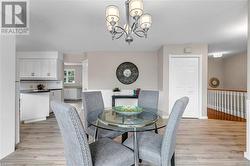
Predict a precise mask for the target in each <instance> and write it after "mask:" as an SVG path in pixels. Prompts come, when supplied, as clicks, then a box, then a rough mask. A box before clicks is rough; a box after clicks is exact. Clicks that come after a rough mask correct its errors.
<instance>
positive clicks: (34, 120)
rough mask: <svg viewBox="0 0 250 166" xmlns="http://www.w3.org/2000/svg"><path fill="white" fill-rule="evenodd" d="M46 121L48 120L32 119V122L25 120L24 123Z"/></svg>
mask: <svg viewBox="0 0 250 166" xmlns="http://www.w3.org/2000/svg"><path fill="white" fill-rule="evenodd" d="M44 120H46V118H40V119H31V120H25V121H24V123H32V122H39V121H44Z"/></svg>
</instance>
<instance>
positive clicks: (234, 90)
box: [208, 88, 247, 92]
mask: <svg viewBox="0 0 250 166" xmlns="http://www.w3.org/2000/svg"><path fill="white" fill-rule="evenodd" d="M208 90H213V91H225V92H226V91H229V92H247V91H246V90H237V89H211V88H208Z"/></svg>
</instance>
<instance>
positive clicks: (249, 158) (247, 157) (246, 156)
mask: <svg viewBox="0 0 250 166" xmlns="http://www.w3.org/2000/svg"><path fill="white" fill-rule="evenodd" d="M244 157H245V158H246V159H247V160H250V154H249V153H247V152H244Z"/></svg>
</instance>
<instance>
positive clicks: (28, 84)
mask: <svg viewBox="0 0 250 166" xmlns="http://www.w3.org/2000/svg"><path fill="white" fill-rule="evenodd" d="M39 84H42V85H44V86H45V88H44V89H62V88H63V82H62V81H21V82H20V90H29V89H37V85H39Z"/></svg>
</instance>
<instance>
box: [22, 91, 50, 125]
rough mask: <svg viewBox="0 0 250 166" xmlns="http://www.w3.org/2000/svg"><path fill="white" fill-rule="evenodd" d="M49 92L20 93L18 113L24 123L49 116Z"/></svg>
mask: <svg viewBox="0 0 250 166" xmlns="http://www.w3.org/2000/svg"><path fill="white" fill-rule="evenodd" d="M49 103H50V92H42V93H21V94H20V113H21V117H20V118H21V121H24V123H29V122H36V121H40V120H46V117H48V116H49Z"/></svg>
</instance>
